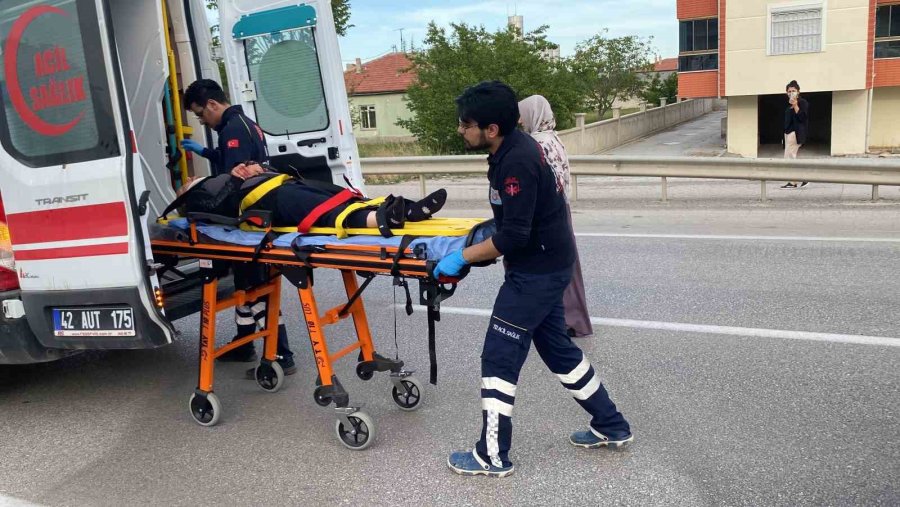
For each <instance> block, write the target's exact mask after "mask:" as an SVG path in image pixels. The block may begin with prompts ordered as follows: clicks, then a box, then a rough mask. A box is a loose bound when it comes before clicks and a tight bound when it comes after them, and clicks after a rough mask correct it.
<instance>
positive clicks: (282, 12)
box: [219, 0, 365, 191]
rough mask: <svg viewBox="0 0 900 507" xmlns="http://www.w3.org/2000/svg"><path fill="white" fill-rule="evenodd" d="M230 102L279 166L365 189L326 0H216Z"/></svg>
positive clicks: (274, 164)
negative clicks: (260, 135) (300, 0)
mask: <svg viewBox="0 0 900 507" xmlns="http://www.w3.org/2000/svg"><path fill="white" fill-rule="evenodd" d="M219 16H220V23H221V24H220V31H221V37H222V45H223V49H224V55H225V68H226V71H227V73H228V83H229V92H230V95H231V100H232V103H233V104H240V105H242V106H243V108H244V112H245V113H246V114H247V115H248V116H250V117H251V118H253V119H254V120H255V121H256V122H257V123H258V124H259V126H260V127H261V128H262V129H263V131H265V133H266V141H267V145H268V149H269V157H270V160H271V163H272V165H273V166H275V167H276V168H278V169H279V170H280V171H282V172H286V173H289V174H299V175H301V176H303V177H304V178H310V179H318V180H323V181H329V182H333V183H335V184H338V185H345V183H344V176H346V177H347V178H348V179H349V180H350V182H351V184H353V185H354V186H355V187H357V188H359V189H361V190H363V191H365V189H364V187H363V179H362V172H361V170H360V166H359V155H358V152H357V147H356V140H355V137H354V135H353V127H352V125H351V123H350V106H349V105H348V103H347V92H346V89H345V87H344V74H343V69H342V67H341V54H340V48H339V46H338V38H337V33H336V31H335V28H334V18H333V17H332V14H331V6H330V3H329V1H328V0H309V1H307V2H306V3H298V2H297V1H296V0H294V1H291V0H269V1H265V2H261V1H259V0H219Z"/></svg>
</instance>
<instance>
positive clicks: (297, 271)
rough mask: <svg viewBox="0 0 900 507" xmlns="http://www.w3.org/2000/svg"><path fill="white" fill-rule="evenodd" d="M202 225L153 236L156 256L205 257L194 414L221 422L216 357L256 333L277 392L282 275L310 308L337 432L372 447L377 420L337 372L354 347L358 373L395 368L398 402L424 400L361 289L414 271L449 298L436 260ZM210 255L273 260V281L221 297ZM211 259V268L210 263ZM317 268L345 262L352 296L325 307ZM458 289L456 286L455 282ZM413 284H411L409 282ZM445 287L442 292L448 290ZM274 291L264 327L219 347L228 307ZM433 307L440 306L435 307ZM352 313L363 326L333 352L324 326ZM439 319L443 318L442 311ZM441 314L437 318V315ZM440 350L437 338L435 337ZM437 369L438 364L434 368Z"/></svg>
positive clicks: (267, 380)
mask: <svg viewBox="0 0 900 507" xmlns="http://www.w3.org/2000/svg"><path fill="white" fill-rule="evenodd" d="M199 239H200V238H199V234H198V232H197V229H196V224H193V223H192V224H191V231H190V241H173V240H152V241H151V246H152V250H153V254H154V256H155V257H157V256H174V257H177V258H179V259H181V258H196V259H200V260H201V276H202V277H203V290H202V298H203V299H202V304H201V311H200V321H201V326H200V345H199V372H198V381H197V389H196V391H195V392H194V394H193V395H192V396H191V399H190V402H189V408H190V411H191V416H192V417H193V418H194V420H195V421H196V422H197V423H198V424H200V425H203V426H212V425H214V424H216V423H217V422H218V421H219V418H220V414H221V413H222V408H221V403H220V402H219V400H218V397H217V396H216V395H215V394H214V391H213V384H214V371H215V361H216V358H218V357H220V356H222V355H223V354H226V353H227V352H229V351H231V350H234V349H235V348H237V347H240V346H241V345H244V344H246V343H250V342H251V341H253V340H258V339H262V340H263V341H264V354H263V359H262V360H261V362H260V365H259V366H258V367H257V368H256V370H255V373H256V380H257V383H258V384H259V385H260V387H261V388H262V389H263V390H265V391H268V392H275V391H277V390H278V389H279V388H280V387H281V385H282V384H283V382H284V374H283V371H282V370H281V367H280V365H279V364H278V363H277V357H276V353H277V341H278V323H279V316H280V306H281V277H282V275H284V276H285V277H287V278H288V279H289V280H290V281H291V282H292V283H293V284H294V285H295V286H296V287H297V293H298V296H299V299H300V303H301V306H302V308H303V318H304V320H305V322H306V327H307V329H308V331H309V337H310V345H311V347H312V351H313V355H314V359H315V362H316V369H317V371H318V374H319V375H318V381H317V384H318V386H317V387H316V389H315V392H314V399H315V401H316V403H317V404H319V405H320V406H327V405H330V404H332V403H333V404H334V405H335V407H336V411H337V413H338V421H337V423H336V425H335V431H336V434H337V436H338V439H339V440H340V441H341V443H342V444H344V445H345V446H346V447H348V448H350V449H354V450H359V449H364V448H366V447H368V446H369V445H370V444H371V442H372V440H373V439H374V429H375V427H374V423H373V422H372V420H371V418H370V417H369V416H368V415H366V414H365V413H364V412H362V411H360V410H359V408H358V407H352V406H350V404H349V395H348V394H347V393H346V391H344V389H343V387H342V386H341V384H340V382H339V381H338V379H337V376H336V375H335V374H334V369H333V366H332V365H333V363H334V362H335V361H337V360H339V359H341V358H343V357H345V356H347V355H349V354H351V353H352V352H354V351H357V350H358V351H359V361H360V362H359V363H358V365H357V375H358V376H359V377H360V378H361V379H363V380H369V379H370V378H372V376H373V375H374V373H375V372H376V371H378V372H381V371H389V372H390V374H391V382H392V384H393V389H392V392H391V394H392V396H393V399H394V402H395V403H397V405H399V406H400V408H401V409H402V410H415V409H416V408H418V407H419V406H420V403H421V400H422V397H423V393H422V385H421V384H420V383H419V381H418V380H416V379H415V378H413V377H411V376H410V374H411V372H407V371H405V370H403V362H402V361H399V360H391V359H387V358H384V357H381V356H379V355H378V354H377V353H376V351H375V346H374V344H373V341H372V334H371V331H370V329H369V322H368V319H367V316H366V311H365V307H364V305H363V302H362V298H361V297H360V296H361V293H362V290H364V289H365V287H366V285H367V284H368V283H369V281H371V279H373V278H374V276H376V275H387V276H394V277H398V278H402V279H406V278H413V279H418V280H420V281H423V282H428V281H429V280H430V286H431V287H432V289H431V290H432V292H431V294H432V295H434V294H444V297H449V295H451V294H452V292H453V291H452V290H449V291H448V290H447V289H446V288H443V286H442V285H441V284H439V283H437V282H435V281H434V280H433V279H431V278H430V274H429V273H430V268H431V266H429V262H430V261H426V260H422V259H416V258H414V257H410V255H412V254H411V252H409V250H408V249H405V250H404V253H403V254H402V255H398V250H399V249H398V248H397V247H383V246H363V245H333V246H330V245H325V246H320V247H314V248H313V249H311V251H304V252H303V253H302V255H300V254H298V253H296V252H294V251H293V250H292V249H290V248H276V247H273V246H272V245H271V243H269V244H267V245H265V247H264V248H259V247H253V246H237V245H227V244H209V243H202V242H199V241H198V240H199ZM211 261H235V262H258V263H261V264H263V265H266V266H267V267H268V269H269V273H270V277H269V278H270V281H269V282H268V283H265V284H263V285H261V286H259V287H256V288H254V289H252V290H248V291H241V290H238V291H235V292H234V294H233V295H232V296H231V297H228V298H226V299H222V300H220V299H219V297H218V292H217V291H218V275H219V274H221V271H222V270H221V269H220V270H219V271H218V272H217V271H216V270H214V269H213V267H212V262H211ZM204 264H206V268H204ZM317 268H330V269H338V270H340V272H341V277H342V279H343V283H344V289H345V292H346V295H347V302H346V303H345V304H342V305H339V306H336V307H334V308H331V309H329V310H327V311H325V312H324V313H320V311H319V307H318V304H317V302H316V296H315V293H314V291H313V287H314V282H313V276H312V274H313V270H314V269H317ZM361 275H362V276H364V277H365V278H366V282H365V283H364V284H363V285H362V290H361V286H360V285H359V282H358V280H357V276H361ZM454 288H455V287H454ZM407 290H408V288H407ZM442 291H443V292H442ZM262 297H265V298H268V300H267V303H268V304H267V314H266V319H265V329H264V330H262V331H259V332H257V333H254V334H252V335H249V336H247V337H244V338H241V339H238V340H235V341H233V342H231V343H229V344H227V345H223V346H222V347H216V325H215V321H216V314H217V313H218V312H219V311H221V310H225V309H228V308H232V307H235V306H238V305H243V304H245V303H246V302H247V301H251V302H252V301H255V300H257V299H258V298H262ZM441 299H442V297H440V296H439V297H437V298H435V299H434V301H433V304H432V303H429V305H428V311H429V319H432V318H435V315H436V314H437V308H438V306H437V305H439V303H440V300H441ZM432 312H434V313H432ZM348 317H351V318H352V319H353V323H354V327H355V330H356V335H357V340H356V341H355V342H354V343H351V344H350V345H347V346H345V347H343V348H341V349H340V350H337V351H336V352H331V351H330V349H329V347H328V342H327V338H326V336H325V328H326V327H328V326H330V325H333V324H336V323H338V322H340V321H341V320H343V319H346V318H348ZM437 318H439V317H437ZM437 318H435V320H436V319H437ZM429 332H430V333H431V335H430V337H431V338H433V322H431V321H430V322H429ZM430 345H431V346H432V350H433V344H430ZM433 372H434V370H433Z"/></svg>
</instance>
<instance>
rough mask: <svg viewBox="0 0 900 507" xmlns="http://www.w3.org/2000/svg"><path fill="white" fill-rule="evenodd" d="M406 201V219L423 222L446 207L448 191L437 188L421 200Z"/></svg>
mask: <svg viewBox="0 0 900 507" xmlns="http://www.w3.org/2000/svg"><path fill="white" fill-rule="evenodd" d="M405 201H406V220H408V221H410V222H421V221H423V220H428V219H429V218H431V217H432V215H434V214H435V213H437V212H438V211H440V210H441V208H443V207H444V204H445V203H446V202H447V191H446V190H444V189H443V188H442V189H439V190H435V191H434V192H432V193H431V194H429V195H428V196H427V197H425V198H424V199H422V200H421V201H416V202H413V201H410V200H409V199H405Z"/></svg>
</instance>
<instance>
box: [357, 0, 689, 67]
mask: <svg viewBox="0 0 900 507" xmlns="http://www.w3.org/2000/svg"><path fill="white" fill-rule="evenodd" d="M675 1H676V0H518V1H512V0H511V1H506V0H455V1H448V0H441V1H437V0H418V1H415V2H413V1H410V0H351V2H350V5H351V19H350V22H351V24H353V25H355V26H354V27H353V28H351V29H350V31H349V32H348V33H347V35H346V36H345V37H343V38H342V39H341V58H342V59H343V60H345V62H346V63H351V62H353V60H354V59H355V58H362V59H363V61H367V60H371V59H372V58H375V57H377V56H380V55H383V54H385V53H388V52H390V51H391V46H394V45H396V46H397V47H400V32H399V29H401V28H402V29H403V38H404V39H405V40H406V43H407V45H408V44H409V43H410V41H413V42H414V43H415V44H416V46H417V47H418V46H420V45H421V42H422V40H423V39H424V38H425V32H426V27H427V26H428V23H429V22H430V21H435V22H436V23H437V24H438V25H439V26H448V25H449V24H450V23H452V22H465V23H467V24H471V25H484V26H485V27H486V28H488V29H489V30H496V29H498V28H500V27H502V26H505V25H506V22H507V16H508V15H511V14H519V15H521V16H524V18H525V31H530V30H533V29H535V28H537V27H538V26H540V25H542V24H546V25H549V26H550V30H549V32H548V35H549V39H550V41H552V42H554V43H556V44H559V45H560V49H561V51H562V54H563V56H567V55H571V54H572V53H573V52H574V50H575V45H576V44H577V43H578V42H580V41H583V40H586V39H588V38H590V37H592V36H593V35H595V34H597V33H599V32H600V31H601V30H602V29H603V28H607V29H609V32H608V35H609V36H612V37H616V36H622V35H638V36H642V37H651V36H652V37H653V45H654V46H655V48H656V51H657V53H658V55H659V56H660V57H662V58H668V57H674V56H677V54H678V20H677V19H676V17H675Z"/></svg>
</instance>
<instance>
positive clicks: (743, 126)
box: [728, 95, 759, 158]
mask: <svg viewBox="0 0 900 507" xmlns="http://www.w3.org/2000/svg"><path fill="white" fill-rule="evenodd" d="M758 115H759V102H758V99H757V98H756V96H755V95H753V96H750V97H729V98H728V153H734V154H736V155H740V156H742V157H748V158H756V156H757V154H758V150H759V121H758Z"/></svg>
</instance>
